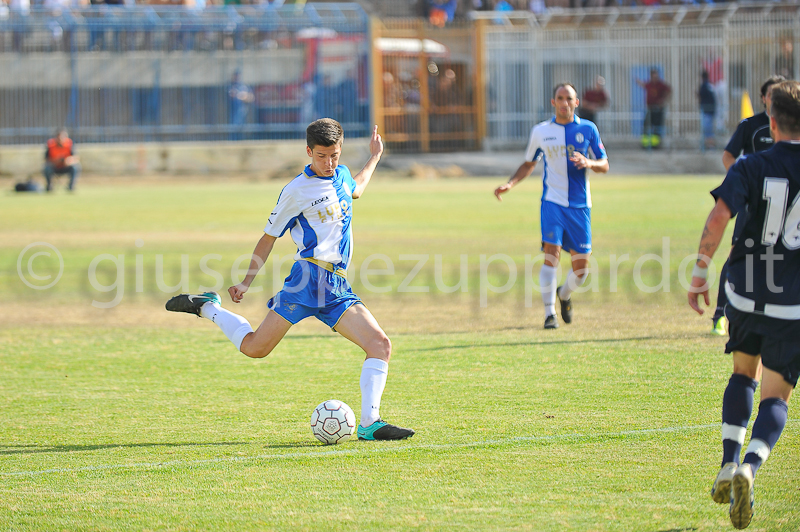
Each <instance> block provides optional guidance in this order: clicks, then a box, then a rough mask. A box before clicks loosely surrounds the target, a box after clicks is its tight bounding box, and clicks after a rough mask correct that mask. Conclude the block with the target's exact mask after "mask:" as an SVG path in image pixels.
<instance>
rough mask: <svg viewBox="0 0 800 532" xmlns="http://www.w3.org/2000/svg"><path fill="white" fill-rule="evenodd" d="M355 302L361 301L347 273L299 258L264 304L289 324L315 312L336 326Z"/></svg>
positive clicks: (324, 320)
mask: <svg viewBox="0 0 800 532" xmlns="http://www.w3.org/2000/svg"><path fill="white" fill-rule="evenodd" d="M357 303H361V304H363V303H362V302H361V298H359V297H358V296H357V295H356V294H355V293H353V290H352V288H351V287H350V283H349V282H348V281H347V278H346V277H344V276H343V275H339V274H336V273H333V272H329V271H328V270H325V269H323V268H321V267H319V266H317V265H316V264H312V263H310V262H307V261H305V260H299V261H297V262H295V263H294V265H293V266H292V271H291V272H290V273H289V276H288V277H287V278H286V279H285V280H284V282H283V289H282V290H281V291H280V292H278V293H277V294H275V296H273V297H272V299H270V300H269V302H268V303H267V307H269V309H270V310H272V311H273V312H276V313H277V314H278V315H279V316H281V317H282V318H283V319H285V320H286V321H288V322H289V323H291V324H292V325H294V324H296V323H298V322H299V321H301V320H304V319H305V318H308V317H309V316H314V317H315V318H317V319H318V320H319V321H321V322H322V323H324V324H325V325H327V326H328V327H330V328H331V329H333V330H336V324H337V323H339V320H340V319H341V318H342V315H343V314H344V313H345V311H346V310H347V309H349V308H350V307H352V306H353V305H355V304H357Z"/></svg>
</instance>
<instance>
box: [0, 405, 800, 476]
mask: <svg viewBox="0 0 800 532" xmlns="http://www.w3.org/2000/svg"><path fill="white" fill-rule="evenodd" d="M798 421H800V420H797V419H790V420H788V421H787V422H786V424H787V425H789V424H795V423H797V422H798ZM719 428H720V424H719V423H713V424H710V425H689V426H685V427H663V428H657V429H640V430H623V431H619V432H600V433H597V434H557V435H552V436H518V437H514V438H505V439H499V440H483V441H476V442H467V443H432V444H423V445H403V446H399V447H383V448H371V449H366V448H361V449H335V450H334V449H331V450H327V451H316V452H311V453H278V454H259V455H254V456H225V457H220V458H206V459H202V460H169V461H167V462H138V463H133V464H109V465H99V466H86V467H75V468H63V469H62V468H56V469H42V470H38V471H36V470H34V471H11V472H0V476H7V477H22V476H37V475H47V474H57V473H82V472H95V471H112V470H120V469H156V468H164V467H192V466H197V465H206V464H220V463H234V462H248V461H253V460H287V459H288V460H299V459H306V458H327V457H331V456H358V455H367V454H374V453H402V452H408V451H447V450H453V449H469V448H474V447H501V446H508V445H515V444H524V443H552V442H576V443H577V442H586V441H591V440H604V439H614V438H626V437H630V436H647V435H649V434H664V433H670V432H690V431H700V430H707V429H719Z"/></svg>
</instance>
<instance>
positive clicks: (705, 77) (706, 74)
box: [700, 70, 708, 81]
mask: <svg viewBox="0 0 800 532" xmlns="http://www.w3.org/2000/svg"><path fill="white" fill-rule="evenodd" d="M700 77H701V78H703V81H708V71H707V70H703V73H702V74H700Z"/></svg>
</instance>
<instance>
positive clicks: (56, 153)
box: [44, 128, 81, 192]
mask: <svg viewBox="0 0 800 532" xmlns="http://www.w3.org/2000/svg"><path fill="white" fill-rule="evenodd" d="M80 173H81V165H80V164H78V156H77V155H75V146H74V144H73V142H72V139H71V138H69V133H68V132H67V130H66V129H65V128H59V129H58V131H56V136H55V137H54V138H52V139H50V140H48V141H47V149H46V150H45V152H44V178H45V179H46V180H47V191H48V192H50V191H51V190H52V183H53V176H54V175H63V174H68V175H69V184H68V185H67V189H68V190H70V191H74V190H75V182H76V181H77V180H78V176H79V175H80Z"/></svg>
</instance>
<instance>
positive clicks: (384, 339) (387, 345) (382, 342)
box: [370, 334, 392, 362]
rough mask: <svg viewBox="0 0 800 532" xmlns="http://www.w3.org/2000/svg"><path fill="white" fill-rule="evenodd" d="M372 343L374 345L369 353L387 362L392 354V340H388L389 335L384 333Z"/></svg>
mask: <svg viewBox="0 0 800 532" xmlns="http://www.w3.org/2000/svg"><path fill="white" fill-rule="evenodd" d="M373 345H374V347H373V349H372V353H370V354H371V355H372V356H374V357H375V358H380V359H381V360H385V361H387V362H388V361H389V358H391V356H392V341H391V340H389V337H388V336H386V335H385V334H384V335H382V336H381V337H380V338H378V339H377V340H376V341H375V342H374V344H373Z"/></svg>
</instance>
